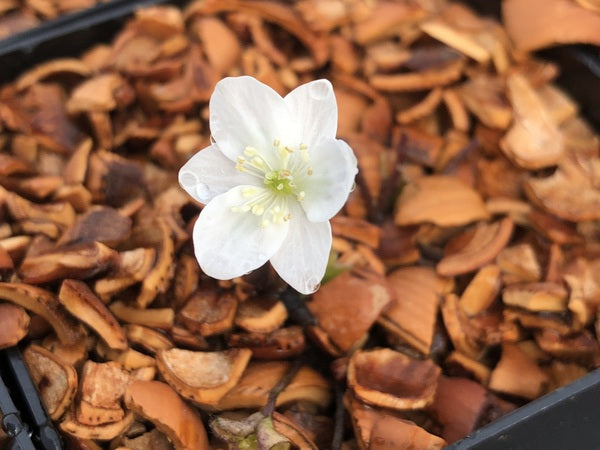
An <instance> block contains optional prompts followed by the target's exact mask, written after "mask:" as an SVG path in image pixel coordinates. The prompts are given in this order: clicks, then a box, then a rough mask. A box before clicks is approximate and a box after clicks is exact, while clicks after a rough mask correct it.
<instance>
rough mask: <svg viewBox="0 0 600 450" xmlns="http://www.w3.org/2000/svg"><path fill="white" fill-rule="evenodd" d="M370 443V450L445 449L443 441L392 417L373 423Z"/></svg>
mask: <svg viewBox="0 0 600 450" xmlns="http://www.w3.org/2000/svg"><path fill="white" fill-rule="evenodd" d="M370 442H371V445H370V446H369V449H370V450H396V449H404V450H409V449H413V448H422V449H427V450H438V449H442V448H444V447H446V441H445V440H444V439H442V438H440V437H438V436H435V435H433V434H431V433H428V432H427V431H425V430H424V429H423V428H421V427H419V426H418V425H416V424H414V423H413V422H410V421H408V420H403V419H399V418H396V417H393V416H385V417H382V418H381V419H380V420H378V421H377V422H375V424H374V425H373V429H372V430H371V437H370Z"/></svg>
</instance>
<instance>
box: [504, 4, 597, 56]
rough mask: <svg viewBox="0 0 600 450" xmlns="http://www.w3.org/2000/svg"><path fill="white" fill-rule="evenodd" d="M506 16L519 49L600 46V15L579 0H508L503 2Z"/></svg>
mask: <svg viewBox="0 0 600 450" xmlns="http://www.w3.org/2000/svg"><path fill="white" fill-rule="evenodd" d="M502 15H503V18H504V24H505V26H506V31H507V32H508V35H509V36H510V38H511V40H512V41H513V42H514V44H515V45H516V47H517V48H518V49H519V50H524V51H533V50H538V49H540V48H544V47H548V46H552V45H556V44H572V43H587V44H596V45H600V17H598V15H597V14H593V13H590V11H588V10H587V9H586V8H584V7H582V6H580V5H578V4H577V2H575V1H569V0H549V1H544V0H533V1H528V2H520V1H519V0H508V1H505V2H503V3H502ZM549 24H551V25H550V26H549Z"/></svg>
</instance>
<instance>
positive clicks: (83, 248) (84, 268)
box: [19, 242, 118, 284]
mask: <svg viewBox="0 0 600 450" xmlns="http://www.w3.org/2000/svg"><path fill="white" fill-rule="evenodd" d="M117 261H118V253H117V252H116V251H114V250H113V249H111V248H110V247H107V246H106V245H104V244H101V243H100V242H88V243H84V244H71V245H64V246H61V247H58V248H56V249H54V250H52V251H50V252H45V253H42V254H40V255H34V256H29V255H28V256H26V257H25V259H24V260H23V262H22V263H21V266H20V267H19V274H20V276H21V278H22V280H23V281H24V282H26V283H32V284H41V283H47V282H49V281H54V280H58V279H61V278H78V279H85V278H91V277H94V276H96V275H98V274H99V273H102V272H104V271H107V270H109V269H111V268H113V267H115V266H116V264H117Z"/></svg>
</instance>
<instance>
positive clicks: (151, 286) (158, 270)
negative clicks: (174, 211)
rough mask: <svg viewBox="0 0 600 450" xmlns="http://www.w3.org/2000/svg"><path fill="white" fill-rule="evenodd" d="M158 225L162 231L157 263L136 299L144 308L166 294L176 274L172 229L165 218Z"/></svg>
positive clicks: (160, 219)
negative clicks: (160, 295) (159, 295)
mask: <svg viewBox="0 0 600 450" xmlns="http://www.w3.org/2000/svg"><path fill="white" fill-rule="evenodd" d="M156 225H157V228H158V229H159V231H160V243H159V246H158V248H157V249H156V262H155V264H154V267H153V268H152V270H150V272H148V274H147V275H146V276H145V277H144V279H143V281H142V288H141V290H140V294H139V295H138V297H137V299H136V304H137V305H138V306H140V307H142V308H144V307H146V306H148V305H149V304H150V303H152V302H153V301H154V299H155V298H156V296H157V295H158V294H159V293H164V292H166V290H167V289H168V288H169V284H170V283H171V279H172V278H173V274H174V258H175V246H174V242H173V239H172V237H171V229H170V228H169V225H168V224H167V222H166V220H165V219H164V218H163V217H158V218H157V219H156Z"/></svg>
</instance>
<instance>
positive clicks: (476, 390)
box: [433, 376, 489, 444]
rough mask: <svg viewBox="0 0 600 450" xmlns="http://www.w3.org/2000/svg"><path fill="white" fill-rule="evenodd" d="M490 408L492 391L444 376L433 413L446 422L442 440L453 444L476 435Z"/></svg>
mask: <svg viewBox="0 0 600 450" xmlns="http://www.w3.org/2000/svg"><path fill="white" fill-rule="evenodd" d="M488 406H489V400H488V392H487V390H486V389H485V388H484V387H483V386H481V385H480V384H479V383H476V382H474V381H471V380H468V379H466V378H449V377H443V376H442V377H440V379H439V381H438V388H437V392H436V396H435V402H434V403H433V413H434V414H435V416H436V417H437V419H438V420H439V421H440V422H441V423H442V425H443V427H444V428H443V430H442V437H443V438H444V439H445V440H446V441H447V442H448V443H449V444H451V443H453V442H455V441H457V440H459V439H462V438H463V437H465V436H466V435H468V434H470V433H471V432H473V431H474V430H475V429H476V428H477V427H478V424H479V421H480V420H481V418H482V416H483V415H484V414H485V412H486V408H487V407H488Z"/></svg>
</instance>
